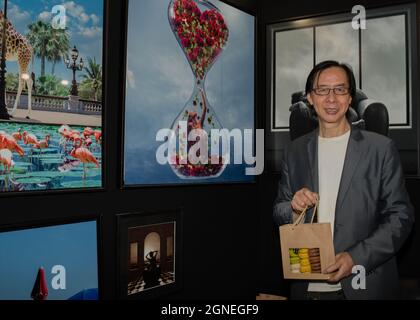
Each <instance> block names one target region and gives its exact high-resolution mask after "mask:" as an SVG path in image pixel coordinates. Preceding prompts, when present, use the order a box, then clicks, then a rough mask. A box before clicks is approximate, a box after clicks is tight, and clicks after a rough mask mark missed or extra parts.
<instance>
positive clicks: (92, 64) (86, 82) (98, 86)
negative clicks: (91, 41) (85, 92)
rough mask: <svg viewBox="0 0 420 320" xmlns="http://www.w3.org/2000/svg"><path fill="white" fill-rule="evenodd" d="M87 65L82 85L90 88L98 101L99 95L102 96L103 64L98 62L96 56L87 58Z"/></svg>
mask: <svg viewBox="0 0 420 320" xmlns="http://www.w3.org/2000/svg"><path fill="white" fill-rule="evenodd" d="M87 62H88V63H87V66H85V68H84V70H85V72H86V73H85V74H83V75H81V77H82V79H83V81H82V83H81V85H82V86H84V87H88V88H90V91H91V92H92V93H93V98H94V100H95V101H98V97H100V96H102V94H100V93H101V92H102V66H101V65H100V64H98V63H96V59H95V57H94V58H93V59H92V58H90V57H88V58H87Z"/></svg>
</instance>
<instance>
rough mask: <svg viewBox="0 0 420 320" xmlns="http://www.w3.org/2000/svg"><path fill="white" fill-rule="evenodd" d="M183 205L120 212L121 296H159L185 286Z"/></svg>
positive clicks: (119, 286)
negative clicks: (170, 207)
mask: <svg viewBox="0 0 420 320" xmlns="http://www.w3.org/2000/svg"><path fill="white" fill-rule="evenodd" d="M182 217H183V211H182V209H171V210H162V211H154V212H140V213H124V214H118V215H117V226H118V240H117V248H118V249H117V250H118V253H119V254H118V255H117V256H118V270H119V271H118V285H117V288H118V298H120V299H151V298H157V297H160V296H163V295H166V294H169V293H172V292H175V291H178V290H179V289H180V288H181V287H182V266H181V265H182V246H183V244H182Z"/></svg>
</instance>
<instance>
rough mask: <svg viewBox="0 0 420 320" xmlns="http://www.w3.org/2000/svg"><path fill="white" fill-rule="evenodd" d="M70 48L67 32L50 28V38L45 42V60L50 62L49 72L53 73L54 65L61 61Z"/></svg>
mask: <svg viewBox="0 0 420 320" xmlns="http://www.w3.org/2000/svg"><path fill="white" fill-rule="evenodd" d="M69 50H70V40H69V33H68V32H67V31H66V30H63V29H53V28H51V38H50V39H49V41H48V44H47V50H46V53H47V56H46V58H47V60H48V61H51V62H52V67H51V74H52V75H54V74H55V65H56V63H57V62H60V61H62V59H63V57H64V56H65V55H66V54H67V53H68V51H69Z"/></svg>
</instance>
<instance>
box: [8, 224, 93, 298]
mask: <svg viewBox="0 0 420 320" xmlns="http://www.w3.org/2000/svg"><path fill="white" fill-rule="evenodd" d="M55 265H62V266H64V267H65V269H66V286H67V288H66V290H54V289H53V288H52V287H51V280H52V278H53V277H54V274H52V273H51V269H52V267H53V266H55ZM41 266H42V267H44V269H45V276H46V280H47V284H48V292H49V293H48V300H60V299H67V298H69V297H71V296H72V295H74V294H76V293H77V292H79V291H81V290H83V289H88V288H98V266H97V240H96V221H91V222H90V221H89V222H81V223H72V224H66V225H59V226H52V227H43V228H36V229H26V230H19V231H10V232H2V233H0V300H28V299H31V297H30V296H31V291H32V288H33V285H34V282H35V279H36V275H37V273H38V268H39V267H41Z"/></svg>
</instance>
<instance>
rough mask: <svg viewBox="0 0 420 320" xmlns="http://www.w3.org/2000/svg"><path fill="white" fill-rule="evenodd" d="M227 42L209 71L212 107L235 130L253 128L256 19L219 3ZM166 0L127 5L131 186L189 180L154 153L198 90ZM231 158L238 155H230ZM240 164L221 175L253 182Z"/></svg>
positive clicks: (127, 128)
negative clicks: (163, 134)
mask: <svg viewBox="0 0 420 320" xmlns="http://www.w3.org/2000/svg"><path fill="white" fill-rule="evenodd" d="M211 2H212V3H213V4H214V5H215V6H216V7H217V8H219V9H220V11H221V13H222V15H223V17H224V19H225V22H226V24H227V25H228V28H229V39H228V42H227V45H226V47H225V49H224V51H223V52H222V53H221V55H220V56H219V58H218V59H217V61H216V62H215V64H214V65H213V67H212V68H211V69H210V71H209V72H208V74H207V78H206V82H205V89H206V94H207V98H208V100H209V103H210V106H211V107H212V108H213V110H214V112H215V113H216V115H217V116H218V118H219V119H220V120H221V122H222V126H223V127H224V128H227V129H229V130H231V129H233V128H239V129H245V128H250V129H252V128H253V127H254V17H253V16H251V15H248V14H246V13H244V12H242V11H239V10H237V9H235V8H233V7H231V6H228V5H226V4H224V3H222V2H220V1H217V0H214V1H211ZM168 4H169V1H168V0H159V1H156V0H145V1H131V2H130V8H129V21H128V23H129V31H128V56H127V92H126V106H125V108H126V109H125V110H126V111H125V112H126V114H125V183H126V184H154V183H184V182H187V183H189V182H190V181H185V180H181V179H179V178H178V177H177V176H176V175H175V174H174V173H173V172H172V170H171V169H170V167H169V165H166V166H161V165H159V164H158V163H157V162H156V159H155V154H156V150H157V148H158V147H159V146H160V145H161V142H156V133H157V132H158V130H159V129H162V128H169V127H170V126H171V124H172V122H173V121H174V120H175V118H176V117H177V115H178V113H179V112H180V111H181V110H182V109H183V108H184V106H185V103H186V102H187V101H188V99H189V98H190V96H191V94H192V90H193V87H194V77H193V73H192V71H191V68H190V66H189V64H188V62H187V59H186V57H185V55H184V53H183V51H182V49H181V47H180V46H179V44H178V42H177V41H176V39H175V36H174V34H173V32H172V30H171V28H170V26H169V22H168V16H167V12H168ZM232 161H233V159H232ZM251 179H252V177H249V176H245V169H244V167H243V166H241V165H235V166H234V165H229V166H228V167H227V169H226V170H225V171H224V173H223V174H222V175H221V176H220V177H219V178H216V179H210V180H207V181H206V180H200V181H201V182H222V181H250V180H251Z"/></svg>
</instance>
